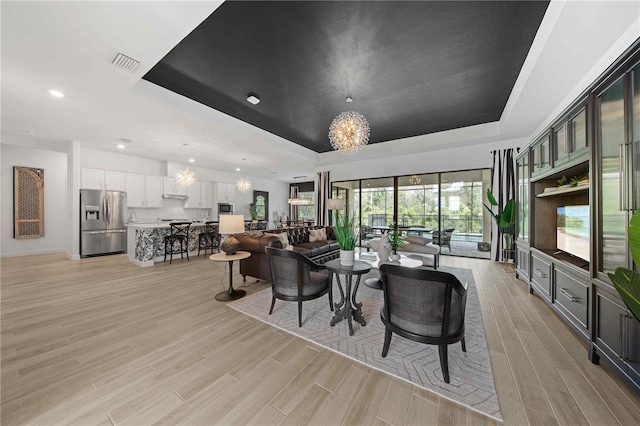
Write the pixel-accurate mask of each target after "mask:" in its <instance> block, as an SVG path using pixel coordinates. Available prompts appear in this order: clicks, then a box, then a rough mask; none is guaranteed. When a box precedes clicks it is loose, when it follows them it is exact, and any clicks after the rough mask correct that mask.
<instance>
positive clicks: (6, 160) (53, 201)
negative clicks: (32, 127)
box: [0, 143, 67, 257]
mask: <svg viewBox="0 0 640 426" xmlns="http://www.w3.org/2000/svg"><path fill="white" fill-rule="evenodd" d="M0 153H1V161H0V163H1V173H2V179H1V190H2V193H1V194H0V201H1V204H2V206H1V207H0V209H1V216H0V217H1V219H0V220H1V222H0V223H1V229H2V232H1V234H2V236H1V246H0V256H2V257H9V256H20V255H25V254H39V253H48V252H56V251H65V241H66V239H65V235H66V228H67V227H66V223H65V222H66V221H65V211H66V172H67V154H65V153H61V152H54V151H45V150H41V149H34V148H23V147H20V146H17V145H8V144H5V143H3V144H0ZM14 166H25V167H38V168H41V169H44V237H43V238H33V239H25V240H18V239H14V238H13V167H14Z"/></svg>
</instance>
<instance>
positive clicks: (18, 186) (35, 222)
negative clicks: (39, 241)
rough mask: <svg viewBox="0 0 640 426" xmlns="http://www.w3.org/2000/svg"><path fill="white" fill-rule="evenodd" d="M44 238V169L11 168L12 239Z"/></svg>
mask: <svg viewBox="0 0 640 426" xmlns="http://www.w3.org/2000/svg"><path fill="white" fill-rule="evenodd" d="M41 237H44V169H38V168H34V167H21V166H14V167H13V238H17V239H26V238H41Z"/></svg>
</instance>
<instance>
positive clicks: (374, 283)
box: [364, 278, 382, 290]
mask: <svg viewBox="0 0 640 426" xmlns="http://www.w3.org/2000/svg"><path fill="white" fill-rule="evenodd" d="M364 285H366V286H367V287H371V288H375V289H376V290H382V280H380V278H367V279H366V280H364Z"/></svg>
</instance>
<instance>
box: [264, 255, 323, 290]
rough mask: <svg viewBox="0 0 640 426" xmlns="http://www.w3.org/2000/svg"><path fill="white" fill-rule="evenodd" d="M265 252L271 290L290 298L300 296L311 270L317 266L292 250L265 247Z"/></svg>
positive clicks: (308, 281) (308, 279)
mask: <svg viewBox="0 0 640 426" xmlns="http://www.w3.org/2000/svg"><path fill="white" fill-rule="evenodd" d="M265 251H266V253H267V257H268V258H269V267H270V269H271V284H272V286H273V290H274V291H276V292H277V293H280V294H285V295H290V296H295V295H302V294H303V293H304V291H303V288H304V286H305V285H308V284H309V283H310V274H309V273H310V272H311V268H312V267H313V266H319V265H315V264H314V262H313V261H311V260H309V258H307V257H306V256H304V255H303V254H300V253H297V252H295V251H293V250H283V249H279V248H274V247H265Z"/></svg>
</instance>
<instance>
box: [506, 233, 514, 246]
mask: <svg viewBox="0 0 640 426" xmlns="http://www.w3.org/2000/svg"><path fill="white" fill-rule="evenodd" d="M504 249H505V250H513V249H514V244H513V235H512V234H504Z"/></svg>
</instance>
